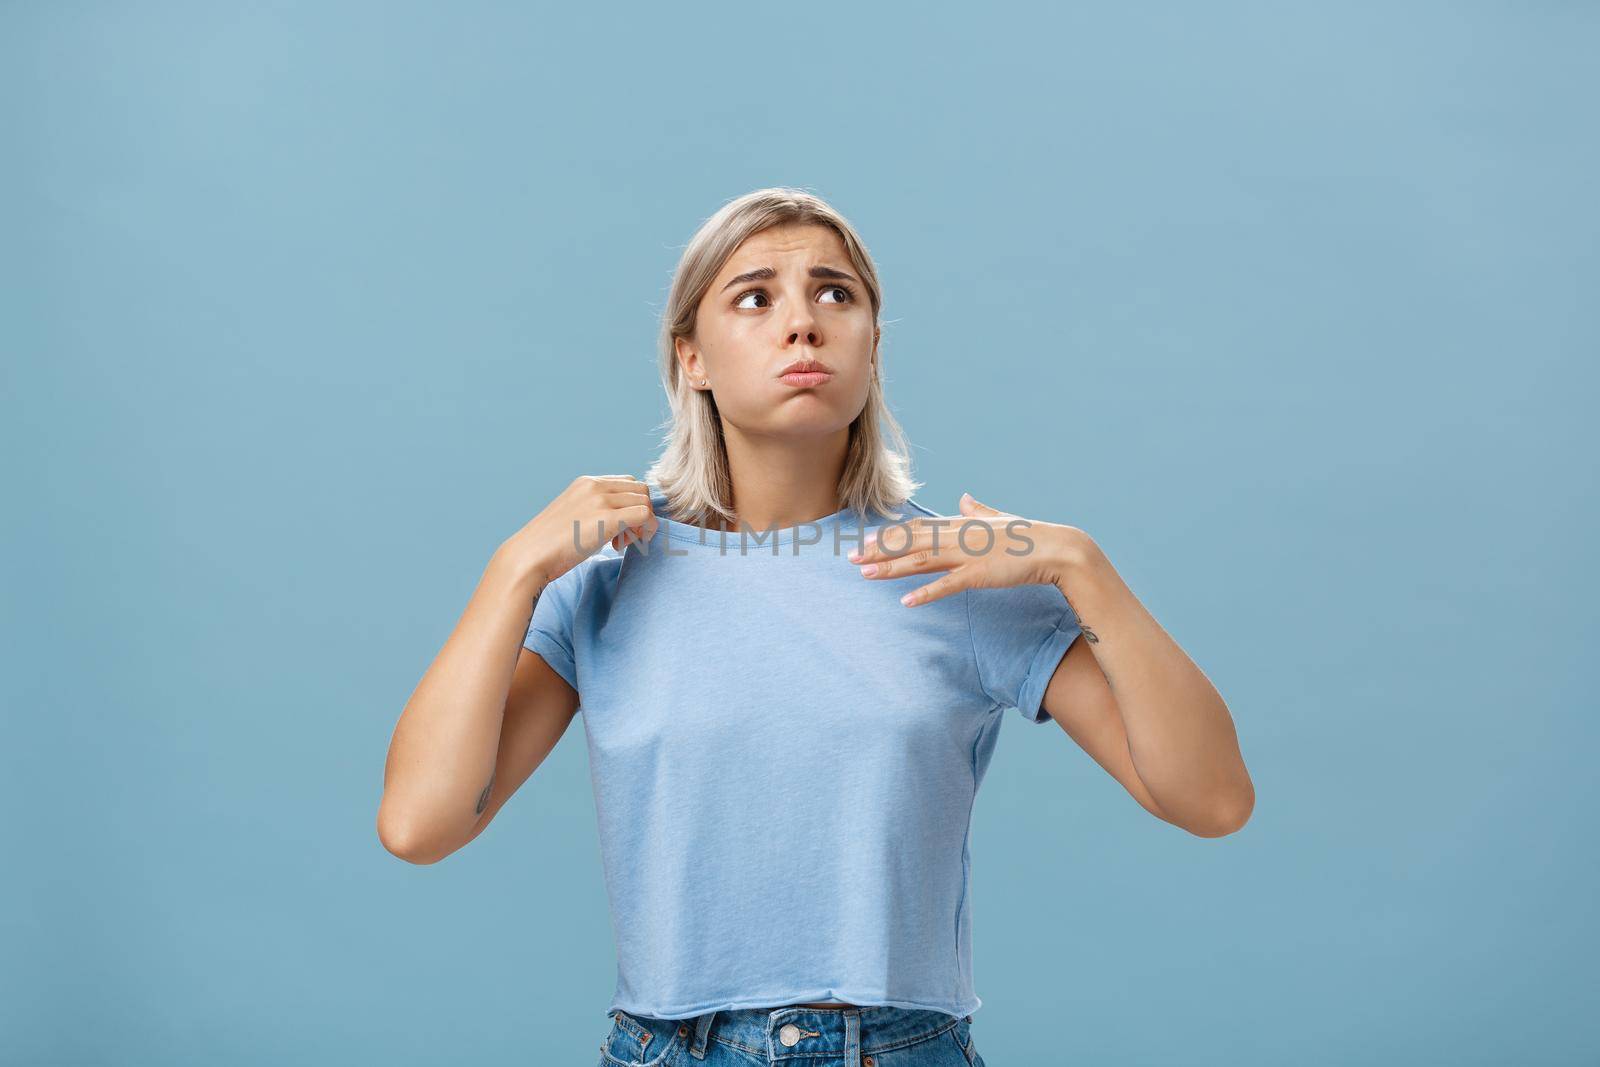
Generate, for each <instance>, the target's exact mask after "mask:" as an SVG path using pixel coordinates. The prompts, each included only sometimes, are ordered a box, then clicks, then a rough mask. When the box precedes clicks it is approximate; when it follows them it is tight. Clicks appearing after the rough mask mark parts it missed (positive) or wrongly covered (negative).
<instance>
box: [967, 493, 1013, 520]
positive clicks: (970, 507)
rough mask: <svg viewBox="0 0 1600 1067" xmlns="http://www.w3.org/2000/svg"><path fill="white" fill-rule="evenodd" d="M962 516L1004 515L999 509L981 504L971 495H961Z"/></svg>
mask: <svg viewBox="0 0 1600 1067" xmlns="http://www.w3.org/2000/svg"><path fill="white" fill-rule="evenodd" d="M961 514H963V515H1004V514H1005V512H1003V511H1001V510H1000V509H999V508H991V507H990V506H989V505H988V504H980V503H979V502H978V501H977V499H976V498H974V497H973V495H972V494H971V493H962V494H961Z"/></svg>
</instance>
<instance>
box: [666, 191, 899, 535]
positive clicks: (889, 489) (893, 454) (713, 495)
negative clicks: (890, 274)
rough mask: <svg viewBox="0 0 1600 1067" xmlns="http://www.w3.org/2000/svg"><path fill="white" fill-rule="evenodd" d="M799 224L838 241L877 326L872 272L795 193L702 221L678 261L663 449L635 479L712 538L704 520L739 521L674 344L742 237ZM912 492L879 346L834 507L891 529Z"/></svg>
mask: <svg viewBox="0 0 1600 1067" xmlns="http://www.w3.org/2000/svg"><path fill="white" fill-rule="evenodd" d="M807 223H814V224H819V225H823V226H828V227H830V228H832V229H833V230H834V231H835V232H836V233H838V235H839V237H840V238H841V239H842V240H843V241H844V247H845V250H846V251H847V252H848V254H849V256H850V262H851V264H852V265H853V266H854V267H855V269H856V273H857V274H858V275H859V276H860V278H861V281H862V284H863V285H865V286H866V290H867V295H868V297H869V299H870V301H871V304H872V321H873V325H874V327H876V326H878V316H879V313H880V311H881V308H882V304H883V297H882V290H881V289H880V287H879V284H878V271H877V268H876V267H875V266H874V265H873V262H872V257H871V256H870V255H869V254H868V253H867V249H866V245H865V244H864V243H863V242H862V240H861V238H860V236H859V235H858V234H857V233H856V231H855V228H854V227H852V226H851V225H850V223H849V222H848V221H846V220H845V218H844V216H843V215H841V214H839V212H837V211H835V210H834V209H833V207H831V206H830V205H829V204H828V203H827V202H826V201H824V200H823V199H822V198H821V197H818V196H815V195H814V194H812V193H809V192H807V191H805V190H803V189H795V188H787V187H776V188H770V189H757V190H756V191H755V192H751V193H746V194H744V195H743V196H740V197H737V198H735V199H733V200H730V201H728V202H727V203H726V204H724V205H723V206H722V207H721V208H719V209H718V210H717V212H716V214H714V215H712V216H711V217H710V218H709V219H707V220H706V221H705V223H704V224H703V225H701V227H700V229H699V231H698V232H696V233H695V235H694V237H693V238H692V239H691V240H690V241H689V244H688V246H687V247H686V248H685V249H684V252H683V255H682V257H680V258H679V260H678V266H677V269H676V270H675V271H674V273H673V278H672V289H671V293H670V295H669V296H668V299H667V308H666V311H665V312H664V313H663V315H662V317H661V335H660V348H661V351H660V371H661V384H662V387H663V388H665V389H666V392H667V400H668V402H669V403H670V404H671V407H672V412H671V415H670V416H669V417H668V418H667V419H666V420H665V421H663V422H662V423H661V424H660V426H659V427H658V429H664V430H666V440H665V447H664V448H663V450H662V452H661V455H660V456H659V457H657V459H656V461H655V462H654V463H653V464H652V465H651V467H650V469H649V471H648V472H647V473H646V475H645V478H644V480H645V481H646V482H648V483H651V484H653V485H654V486H656V487H657V488H659V489H660V491H661V492H662V493H663V494H665V496H666V498H667V504H668V511H669V514H670V516H671V517H672V518H674V519H677V520H678V521H680V522H688V523H691V524H694V525H698V526H711V527H713V528H718V527H720V524H719V523H714V522H712V521H710V520H712V518H713V517H716V516H720V517H721V518H723V519H726V520H727V522H728V524H729V525H730V526H731V525H734V524H736V523H737V522H738V518H737V516H735V515H734V513H733V479H732V476H731V474H730V472H729V469H728V451H727V443H726V442H725V441H724V440H723V436H722V421H721V419H720V417H719V416H718V414H717V406H716V401H715V400H714V399H713V398H712V396H711V393H710V392H709V391H703V390H696V389H692V388H690V387H689V384H688V381H687V380H686V379H685V378H684V376H683V374H682V368H681V367H680V366H679V364H678V357H677V346H676V340H677V339H678V338H680V337H685V338H688V337H693V336H694V324H695V312H696V311H697V310H698V308H699V307H700V301H701V300H702V299H703V298H704V297H705V294H706V290H707V289H709V288H710V287H711V283H712V281H713V280H715V278H716V276H717V274H718V272H720V271H721V270H722V268H723V267H724V266H725V265H726V264H727V262H728V259H729V258H730V257H731V256H732V255H733V253H734V252H735V251H736V250H737V249H738V248H739V246H740V245H741V244H743V243H744V241H745V239H746V238H747V237H749V236H751V235H752V234H755V233H759V232H760V231H762V230H765V229H768V228H769V227H772V226H780V225H785V224H807ZM921 485H922V483H921V482H917V481H914V480H913V479H912V477H911V455H910V448H909V446H908V444H907V442H906V438H905V434H904V432H903V431H902V430H901V428H900V424H899V423H898V422H897V421H896V420H895V417H894V415H893V414H892V413H891V412H890V411H889V405H888V403H887V402H886V401H885V399H884V395H883V360H882V346H881V344H880V345H879V357H878V358H877V359H876V360H874V366H873V368H872V382H871V385H870V386H869V387H868V390H867V402H866V406H865V407H863V408H862V410H861V414H860V415H858V416H857V417H856V420H855V421H854V422H852V423H851V424H850V443H849V447H848V451H847V452H846V454H845V465H844V473H843V474H842V475H841V477H840V479H839V498H840V505H841V507H847V508H850V509H852V510H854V511H855V512H856V514H857V515H860V516H871V515H872V514H873V513H878V514H883V515H887V516H889V517H891V518H894V519H898V518H900V512H899V510H898V509H899V506H900V505H901V504H902V503H903V502H904V501H906V500H907V499H909V498H910V497H911V494H912V493H913V492H915V491H916V490H917V489H919V488H921Z"/></svg>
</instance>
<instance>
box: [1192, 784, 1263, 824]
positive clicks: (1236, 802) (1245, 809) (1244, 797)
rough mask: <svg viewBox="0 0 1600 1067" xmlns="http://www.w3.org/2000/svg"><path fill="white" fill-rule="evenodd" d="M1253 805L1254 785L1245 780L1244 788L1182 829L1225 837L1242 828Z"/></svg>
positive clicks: (1248, 818)
mask: <svg viewBox="0 0 1600 1067" xmlns="http://www.w3.org/2000/svg"><path fill="white" fill-rule="evenodd" d="M1255 807H1256V791H1255V787H1254V786H1253V785H1251V784H1250V783H1249V782H1248V781H1247V782H1246V783H1245V786H1244V789H1242V790H1241V791H1239V792H1238V793H1237V794H1235V795H1232V796H1229V797H1228V798H1227V799H1226V800H1224V801H1223V802H1221V803H1219V804H1218V805H1217V806H1216V807H1215V809H1214V810H1213V812H1212V814H1211V816H1210V817H1209V818H1207V819H1205V820H1204V821H1202V822H1199V823H1197V824H1195V825H1191V826H1186V827H1185V828H1184V829H1186V830H1188V831H1189V832H1190V833H1191V834H1194V835H1195V836H1196V837H1227V836H1228V835H1229V834H1235V833H1238V832H1239V831H1240V830H1242V829H1244V824H1245V823H1247V822H1249V821H1250V815H1251V813H1252V812H1254V811H1255Z"/></svg>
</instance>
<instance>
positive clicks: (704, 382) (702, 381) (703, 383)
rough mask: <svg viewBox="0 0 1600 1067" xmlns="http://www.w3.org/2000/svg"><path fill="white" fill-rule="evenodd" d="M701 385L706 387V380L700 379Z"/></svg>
mask: <svg viewBox="0 0 1600 1067" xmlns="http://www.w3.org/2000/svg"><path fill="white" fill-rule="evenodd" d="M700 384H701V385H702V386H703V385H705V384H706V380H705V379H704V378H701V379H700Z"/></svg>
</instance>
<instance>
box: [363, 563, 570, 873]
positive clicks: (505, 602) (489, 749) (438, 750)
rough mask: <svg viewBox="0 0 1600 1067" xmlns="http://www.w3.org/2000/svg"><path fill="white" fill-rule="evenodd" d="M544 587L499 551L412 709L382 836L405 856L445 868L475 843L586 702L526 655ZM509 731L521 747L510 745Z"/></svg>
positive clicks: (389, 787)
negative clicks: (442, 863)
mask: <svg viewBox="0 0 1600 1067" xmlns="http://www.w3.org/2000/svg"><path fill="white" fill-rule="evenodd" d="M543 587H544V581H543V579H542V578H540V577H539V576H538V575H535V574H519V573H516V572H515V571H514V570H513V568H512V567H511V565H510V563H509V561H508V559H507V557H506V556H504V555H503V554H501V553H496V554H495V556H494V558H493V559H492V560H491V561H490V563H489V565H488V567H487V568H485V570H484V573H483V577H482V578H481V579H480V580H479V582H478V587H477V589H476V590H475V591H474V592H473V594H472V599H471V600H470V601H468V603H467V607H466V610H465V611H464V612H462V615H461V619H460V621H459V622H457V623H456V627H455V629H454V630H453V631H452V632H451V634H450V636H449V638H448V639H447V640H446V641H445V644H444V647H443V648H442V649H441V650H440V652H439V655H438V656H437V657H436V658H435V659H434V661H433V663H432V665H431V666H429V668H428V670H427V672H426V673H425V674H424V675H423V676H422V680H421V681H420V682H419V683H417V687H416V689H415V690H414V691H413V692H412V694H411V698H410V699H409V700H408V701H407V702H406V706H405V709H404V711H402V712H401V715H400V721H399V722H398V723H397V724H396V725H395V730H394V737H393V739H392V740H391V741H390V744H389V756H388V759H387V761H386V762H385V764H384V773H383V799H382V801H381V802H380V804H379V806H378V837H379V838H380V839H381V840H382V841H383V846H384V847H385V848H387V849H388V850H389V851H390V852H392V853H394V854H395V855H396V856H399V857H400V858H402V859H405V860H408V861H410V862H412V863H435V862H437V861H438V860H441V859H443V858H444V857H445V856H448V855H449V854H450V853H452V852H454V851H456V850H457V849H459V848H460V847H461V846H462V845H465V844H466V843H467V842H468V841H470V840H471V839H472V838H473V837H475V836H476V835H477V833H478V831H479V830H481V829H482V828H483V826H486V825H487V824H488V821H489V818H491V817H492V816H493V811H494V810H495V809H498V808H499V806H500V805H501V804H503V803H504V802H505V800H506V799H507V798H508V797H509V796H510V794H511V793H512V792H514V791H515V790H516V788H517V787H518V786H520V785H521V784H522V782H523V781H526V780H527V777H528V775H530V774H532V773H533V770H534V768H535V767H537V766H538V764H539V762H541V761H542V760H543V759H544V757H545V756H546V755H548V754H549V751H550V748H551V747H553V746H554V745H555V742H556V740H558V739H559V738H560V736H561V733H562V732H563V731H564V730H565V729H566V725H567V722H568V721H570V720H571V718H572V713H573V712H574V711H575V710H576V708H577V694H576V693H574V692H573V690H572V688H571V687H570V686H568V685H567V683H566V682H565V681H564V680H563V679H562V678H561V676H560V675H558V674H556V673H555V671H553V670H552V669H551V668H550V666H549V665H548V664H546V663H545V662H544V660H543V659H542V658H541V657H539V656H538V655H537V654H536V653H533V652H529V651H526V650H524V649H523V647H522V641H523V637H524V636H525V635H526V633H527V630H528V622H529V620H530V618H531V617H532V613H533V605H534V599H535V598H536V597H537V596H538V595H539V592H540V590H542V589H543ZM529 660H534V661H537V664H536V665H535V664H534V663H529V662H528V661H529ZM518 683H519V684H518ZM513 696H516V697H518V698H519V699H517V700H512V697H513ZM558 723H559V728H557V724H558ZM503 733H509V735H510V736H509V738H508V740H510V741H511V742H512V744H510V745H506V744H503V743H502V734H503ZM546 738H548V744H547V745H545V747H544V748H543V751H536V750H537V749H538V747H539V745H540V744H541V743H543V741H544V739H546Z"/></svg>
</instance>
